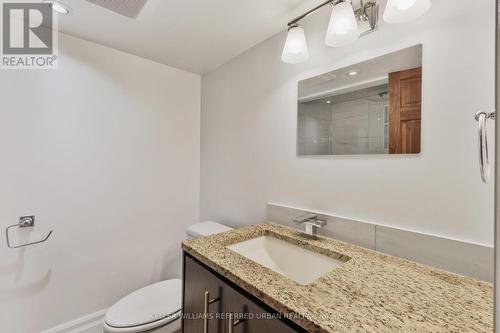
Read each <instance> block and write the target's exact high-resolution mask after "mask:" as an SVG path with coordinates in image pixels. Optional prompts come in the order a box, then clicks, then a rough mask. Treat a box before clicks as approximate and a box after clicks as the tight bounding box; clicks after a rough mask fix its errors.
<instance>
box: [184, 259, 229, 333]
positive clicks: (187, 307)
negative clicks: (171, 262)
mask: <svg viewBox="0 0 500 333" xmlns="http://www.w3.org/2000/svg"><path fill="white" fill-rule="evenodd" d="M183 283H184V286H183V293H184V295H183V309H182V310H183V311H182V313H183V314H184V317H183V321H182V327H183V332H186V333H190V332H193V333H198V332H199V333H202V332H204V333H205V332H208V333H224V332H225V331H224V326H223V322H222V320H219V316H220V314H221V313H223V312H224V301H225V297H224V295H223V293H224V292H225V290H226V289H227V288H226V286H225V283H224V282H222V281H221V280H220V279H219V278H218V277H217V276H215V275H214V274H212V273H211V272H209V271H208V270H206V269H205V268H204V267H203V266H201V265H199V264H198V263H197V262H195V261H194V260H193V259H191V258H190V257H187V256H185V258H184V279H183ZM205 325H207V327H206V328H205Z"/></svg>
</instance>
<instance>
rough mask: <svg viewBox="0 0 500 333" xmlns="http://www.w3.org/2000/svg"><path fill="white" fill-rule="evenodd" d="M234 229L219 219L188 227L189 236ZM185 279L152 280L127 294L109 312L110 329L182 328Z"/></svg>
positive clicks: (166, 332)
mask: <svg viewBox="0 0 500 333" xmlns="http://www.w3.org/2000/svg"><path fill="white" fill-rule="evenodd" d="M229 230H232V229H231V228H229V227H226V226H225V225H222V224H219V223H216V222H211V221H207V222H201V223H197V224H195V225H192V226H190V227H189V228H188V229H187V230H186V235H187V238H188V239H192V238H198V237H203V236H208V235H213V234H217V233H220V232H225V231H229ZM181 301H182V280H180V279H172V280H166V281H162V282H158V283H155V284H152V285H150V286H147V287H144V288H142V289H139V290H136V291H134V292H133V293H131V294H130V295H127V296H125V297H123V298H122V299H121V300H119V301H118V302H116V303H115V304H114V305H113V306H112V307H111V308H110V309H109V310H108V312H106V316H105V318H104V323H103V329H104V332H107V333H139V332H148V333H153V332H154V333H177V332H180V330H181V318H180V317H181Z"/></svg>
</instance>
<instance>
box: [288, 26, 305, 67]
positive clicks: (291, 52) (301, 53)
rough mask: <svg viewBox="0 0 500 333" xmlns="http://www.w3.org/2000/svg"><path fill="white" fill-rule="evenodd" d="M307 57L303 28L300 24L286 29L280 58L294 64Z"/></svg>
mask: <svg viewBox="0 0 500 333" xmlns="http://www.w3.org/2000/svg"><path fill="white" fill-rule="evenodd" d="M307 59H309V51H308V50H307V41H306V35H305V33H304V29H303V28H302V27H300V26H292V27H291V28H290V29H288V33H287V36H286V41H285V47H284V48H283V54H282V55H281V60H283V62H286V63H289V64H296V63H299V62H304V61H306V60H307Z"/></svg>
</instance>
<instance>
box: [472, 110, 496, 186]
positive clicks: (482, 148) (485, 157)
mask: <svg viewBox="0 0 500 333" xmlns="http://www.w3.org/2000/svg"><path fill="white" fill-rule="evenodd" d="M474 118H475V119H476V120H477V122H478V126H479V127H478V136H479V170H480V172H481V179H482V180H483V183H488V181H489V180H490V176H491V164H490V157H489V150H488V133H487V131H486V121H487V120H488V119H492V120H494V119H495V111H493V112H484V111H479V112H477V113H476V114H475V115H474Z"/></svg>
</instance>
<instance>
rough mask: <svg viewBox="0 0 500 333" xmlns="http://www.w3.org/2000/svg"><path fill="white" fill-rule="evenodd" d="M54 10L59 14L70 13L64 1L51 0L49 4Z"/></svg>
mask: <svg viewBox="0 0 500 333" xmlns="http://www.w3.org/2000/svg"><path fill="white" fill-rule="evenodd" d="M49 6H50V8H52V10H53V11H55V12H56V13H59V14H69V7H68V6H67V5H65V4H63V3H62V2H58V1H51V2H50V4H49Z"/></svg>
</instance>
